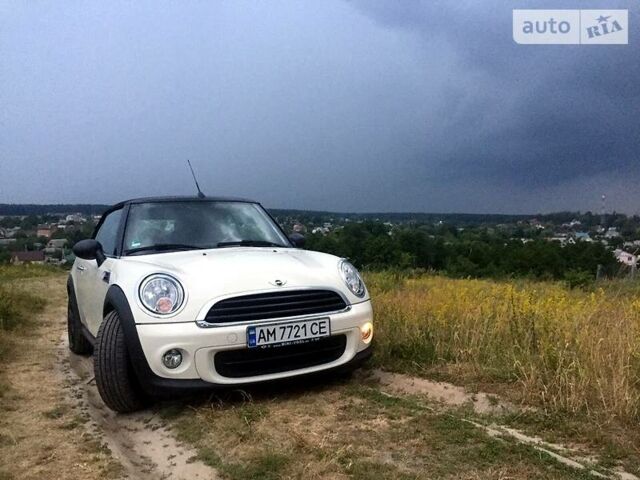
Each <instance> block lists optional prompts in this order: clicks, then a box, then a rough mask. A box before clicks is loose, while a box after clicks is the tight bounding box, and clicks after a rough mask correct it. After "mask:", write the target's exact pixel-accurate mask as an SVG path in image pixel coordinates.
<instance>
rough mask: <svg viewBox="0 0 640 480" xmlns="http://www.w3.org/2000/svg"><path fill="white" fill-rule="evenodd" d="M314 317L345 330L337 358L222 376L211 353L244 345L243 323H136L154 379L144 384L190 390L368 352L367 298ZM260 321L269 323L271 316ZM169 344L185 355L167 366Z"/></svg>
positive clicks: (326, 366) (346, 361) (348, 360)
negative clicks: (205, 325)
mask: <svg viewBox="0 0 640 480" xmlns="http://www.w3.org/2000/svg"><path fill="white" fill-rule="evenodd" d="M316 317H318V318H326V317H329V318H330V321H331V334H332V335H345V337H346V347H345V350H344V353H343V354H342V355H341V356H340V357H339V358H338V359H336V360H334V361H331V362H329V363H323V364H321V365H315V366H312V367H307V368H296V367H295V365H292V368H291V369H290V370H287V371H283V372H278V373H271V374H266V375H256V376H250V377H241V378H230V377H225V376H223V375H220V373H219V372H218V371H217V370H216V368H215V362H214V357H215V355H216V353H218V352H221V351H224V350H233V349H245V348H246V328H247V325H246V324H244V325H233V326H223V327H211V328H202V327H199V326H198V325H197V324H196V323H195V322H189V323H166V324H161V323H156V324H137V325H136V331H137V336H138V338H139V341H140V346H141V348H142V351H143V352H144V357H145V359H146V362H147V364H148V366H149V368H150V370H151V372H152V374H153V375H152V378H150V379H144V380H146V382H143V386H144V383H150V384H152V385H151V386H152V387H153V388H151V390H162V389H165V388H180V386H183V387H184V388H188V389H192V388H203V387H209V388H210V387H211V386H214V385H220V386H224V385H236V386H237V385H242V384H247V383H255V382H265V381H272V380H278V379H284V378H289V377H293V376H297V375H305V374H311V373H315V372H321V371H326V370H333V369H339V368H340V367H349V366H353V365H355V364H357V363H359V362H361V361H363V360H364V359H366V357H368V356H370V354H371V348H370V343H365V342H363V341H362V337H361V333H360V327H361V326H362V325H364V324H365V323H367V322H371V321H372V320H373V312H372V308H371V302H370V301H366V302H362V303H358V304H354V305H351V307H350V308H349V309H348V310H347V311H344V312H341V313H336V314H330V315H317V316H316ZM304 318H305V319H306V318H312V317H304ZM287 320H296V319H295V318H293V319H290V318H288V319H287ZM274 321H275V320H274ZM263 322H264V323H271V320H269V321H263ZM253 323H254V324H255V323H256V322H253ZM172 348H177V349H180V350H181V351H182V354H183V361H182V364H181V365H180V366H179V367H178V368H176V369H174V370H171V369H168V368H166V367H165V366H164V364H163V363H162V355H163V354H164V353H165V352H166V351H167V350H169V349H172ZM153 377H155V378H153ZM145 389H146V390H150V388H145Z"/></svg>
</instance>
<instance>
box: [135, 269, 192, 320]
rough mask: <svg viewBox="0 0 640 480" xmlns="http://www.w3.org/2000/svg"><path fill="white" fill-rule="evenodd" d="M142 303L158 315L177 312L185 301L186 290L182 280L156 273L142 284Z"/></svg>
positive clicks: (140, 292)
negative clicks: (181, 282)
mask: <svg viewBox="0 0 640 480" xmlns="http://www.w3.org/2000/svg"><path fill="white" fill-rule="evenodd" d="M139 294H140V301H141V302H142V305H144V307H145V308H146V309H147V310H149V311H150V312H152V313H155V314H157V315H169V314H171V313H174V312H176V311H177V310H178V309H179V308H180V307H181V306H182V302H183V301H184V290H183V288H182V285H180V282H178V280H176V279H175V278H173V277H170V276H169V275H164V274H155V275H150V276H148V277H147V278H145V279H144V281H143V282H142V283H141V284H140V291H139Z"/></svg>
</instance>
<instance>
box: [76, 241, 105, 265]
mask: <svg viewBox="0 0 640 480" xmlns="http://www.w3.org/2000/svg"><path fill="white" fill-rule="evenodd" d="M73 253H74V254H75V256H76V257H78V258H82V259H83V260H95V261H96V262H98V266H100V265H102V264H103V263H104V261H105V260H106V259H107V257H105V255H104V252H103V251H102V245H100V242H98V241H97V240H93V239H88V240H80V241H79V242H78V243H76V244H75V245H74V246H73Z"/></svg>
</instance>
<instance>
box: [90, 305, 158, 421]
mask: <svg viewBox="0 0 640 480" xmlns="http://www.w3.org/2000/svg"><path fill="white" fill-rule="evenodd" d="M93 371H94V374H95V377H96V385H97V386H98V392H99V393H100V396H101V397H102V400H103V401H104V403H105V404H106V405H107V407H109V408H110V409H111V410H114V411H116V412H120V413H127V412H134V411H136V410H140V409H141V408H143V407H144V406H145V405H146V403H147V402H146V398H145V395H144V392H143V391H142V389H141V388H140V385H139V384H138V381H137V378H136V376H135V373H134V371H133V368H132V367H131V361H130V359H129V352H128V351H127V346H126V344H125V339H124V331H123V330H122V325H121V324H120V317H119V316H118V312H116V311H113V312H110V313H108V314H107V316H106V317H104V320H103V322H102V325H100V330H98V337H97V338H96V345H95V351H94V353H93Z"/></svg>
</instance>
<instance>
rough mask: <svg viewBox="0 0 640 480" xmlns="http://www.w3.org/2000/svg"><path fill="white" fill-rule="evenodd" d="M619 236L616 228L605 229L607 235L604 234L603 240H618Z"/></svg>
mask: <svg viewBox="0 0 640 480" xmlns="http://www.w3.org/2000/svg"><path fill="white" fill-rule="evenodd" d="M619 236H620V232H618V229H617V228H616V227H609V228H608V229H607V233H605V234H604V237H605V238H618V237H619Z"/></svg>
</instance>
